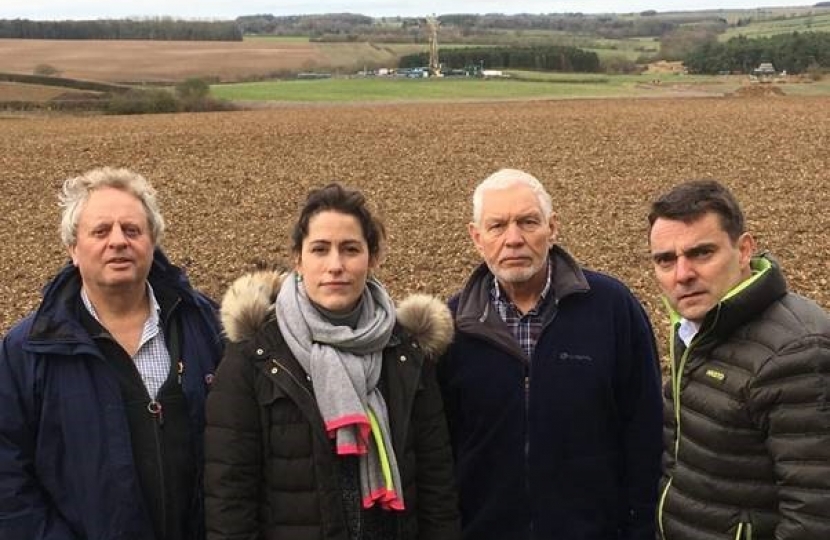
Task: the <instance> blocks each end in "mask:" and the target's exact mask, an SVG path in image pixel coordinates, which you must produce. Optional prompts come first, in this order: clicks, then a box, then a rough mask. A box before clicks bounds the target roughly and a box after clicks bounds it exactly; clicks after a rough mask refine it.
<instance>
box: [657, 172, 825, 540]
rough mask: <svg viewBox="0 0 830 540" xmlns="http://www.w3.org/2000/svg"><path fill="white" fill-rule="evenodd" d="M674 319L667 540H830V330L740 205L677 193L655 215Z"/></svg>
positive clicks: (717, 190) (701, 184) (687, 188)
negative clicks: (763, 245)
mask: <svg viewBox="0 0 830 540" xmlns="http://www.w3.org/2000/svg"><path fill="white" fill-rule="evenodd" d="M649 223H650V225H651V233H650V245H651V255H652V259H653V262H654V268H655V273H656V276H657V281H658V283H659V285H660V288H661V289H662V292H663V294H664V295H665V300H666V302H667V304H668V306H669V308H670V313H671V318H672V323H673V326H672V328H673V330H672V337H673V339H672V340H671V380H670V381H669V382H668V383H667V384H666V387H665V391H664V395H665V410H664V417H665V422H664V441H665V452H664V459H663V465H664V474H663V479H662V483H661V496H660V506H659V513H658V521H659V536H660V538H662V539H664V540H720V539H723V540H727V539H728V540H743V539H747V540H748V539H753V540H766V539H773V538H774V539H775V540H827V539H828V538H830V318H828V316H827V313H826V312H824V311H823V310H822V309H821V308H820V307H819V306H817V305H816V304H815V303H814V302H812V301H810V300H808V299H806V298H803V297H801V296H798V295H796V294H793V293H790V292H787V285H786V282H785V280H784V276H783V274H782V272H781V269H780V268H779V267H778V265H777V263H776V262H775V261H774V260H773V259H771V258H770V257H769V256H767V255H761V256H757V257H753V255H752V253H753V251H754V248H755V244H754V241H753V239H752V237H751V236H750V234H749V233H748V232H746V231H745V230H744V218H743V214H742V212H741V209H740V206H739V205H738V203H737V201H736V200H735V198H734V197H733V196H732V194H731V193H730V192H729V191H728V190H727V189H726V188H725V187H723V186H722V185H720V184H719V183H717V182H715V181H707V180H703V181H692V182H687V183H684V184H681V185H679V186H677V187H675V188H674V189H672V190H671V191H669V192H668V193H667V194H665V195H663V196H661V197H660V198H659V199H657V200H656V201H655V202H654V203H653V204H652V208H651V213H650V214H649Z"/></svg>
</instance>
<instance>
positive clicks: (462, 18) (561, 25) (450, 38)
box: [236, 12, 728, 43]
mask: <svg viewBox="0 0 830 540" xmlns="http://www.w3.org/2000/svg"><path fill="white" fill-rule="evenodd" d="M436 18H437V19H438V21H439V23H440V24H441V30H440V35H441V41H442V42H444V43H469V42H474V41H475V38H476V37H479V38H481V37H492V36H494V35H498V34H500V33H503V32H504V31H514V32H532V31H539V30H542V31H561V32H569V33H580V34H589V35H592V36H598V37H604V38H609V39H619V38H626V37H658V36H661V35H663V34H665V33H666V32H669V31H671V30H674V29H676V28H678V27H680V26H682V25H689V24H708V25H715V26H719V27H722V28H724V29H725V28H726V27H727V26H728V24H727V22H726V20H725V19H723V18H720V17H715V16H713V15H711V14H705V13H704V14H696V13H693V12H690V13H683V14H657V13H646V12H644V14H641V15H640V16H634V17H619V16H615V15H607V14H606V15H586V14H582V13H563V14H539V15H536V14H529V13H523V14H517V15H505V14H500V13H490V14H486V15H476V14H457V15H440V16H438V17H436ZM236 22H237V24H238V25H239V26H240V28H241V29H242V31H243V33H245V34H265V35H303V36H306V35H307V36H310V37H311V38H312V39H314V40H320V41H369V40H371V41H397V42H407V41H413V40H414V39H416V38H418V37H419V35H420V34H421V28H422V27H423V23H424V20H423V18H417V17H380V18H377V19H374V18H372V17H367V16H364V15H356V14H350V13H337V14H324V15H292V16H274V15H269V14H263V15H248V16H244V17H238V18H237V19H236Z"/></svg>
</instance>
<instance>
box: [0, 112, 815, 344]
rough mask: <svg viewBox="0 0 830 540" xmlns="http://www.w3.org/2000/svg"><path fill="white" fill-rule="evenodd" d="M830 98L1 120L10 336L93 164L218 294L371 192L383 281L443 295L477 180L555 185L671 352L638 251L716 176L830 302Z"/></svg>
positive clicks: (459, 268)
mask: <svg viewBox="0 0 830 540" xmlns="http://www.w3.org/2000/svg"><path fill="white" fill-rule="evenodd" d="M828 147H830V98H794V97H777V98H764V99H761V98H756V99H753V98H745V99H738V98H730V99H724V98H711V99H665V100H662V99H649V100H584V101H578V100H572V101H528V102H499V103H452V104H449V103H443V104H405V105H390V104H386V105H383V106H376V107H373V106H369V105H366V106H360V107H354V106H344V107H335V106H327V107H313V106H312V107H302V106H292V107H284V108H278V109H263V110H257V111H242V112H232V113H209V114H190V115H184V114H181V115H160V116H144V117H65V116H64V117H49V116H31V117H29V116H22V115H17V116H0V149H2V152H0V170H2V190H3V197H2V198H0V216H2V218H0V246H2V247H0V249H2V257H0V267H2V276H3V279H2V280H0V284H2V285H0V286H2V289H3V294H2V297H3V303H2V308H3V309H2V320H1V321H0V331H2V332H5V331H6V330H7V329H8V327H9V326H10V325H11V324H12V323H13V322H14V321H15V320H17V319H18V318H20V317H22V316H23V315H24V314H26V313H27V312H29V311H30V310H31V309H32V307H33V306H35V305H36V303H37V301H38V298H39V291H40V288H41V286H42V285H43V283H44V282H45V281H46V279H48V278H49V276H51V275H52V274H54V272H55V271H56V270H57V269H58V268H59V267H60V266H61V264H63V263H64V262H65V260H66V257H65V255H64V251H63V249H62V247H61V246H60V243H59V239H58V231H57V227H58V225H57V224H58V220H59V208H58V206H57V204H56V194H57V192H58V188H59V186H60V184H61V182H62V180H63V179H65V178H67V177H69V176H74V175H77V174H79V173H81V172H83V171H85V170H87V169H89V168H92V167H97V166H101V165H113V166H124V167H130V168H133V169H135V170H137V171H139V172H141V173H142V174H144V175H145V176H147V177H148V178H149V179H150V180H151V181H152V182H153V183H154V184H155V185H156V186H157V187H158V189H159V191H160V193H161V203H162V208H163V211H164V213H165V217H166V218H167V221H168V223H169V227H168V233H167V238H166V240H165V242H164V244H165V247H166V249H167V250H168V252H169V254H170V255H171V257H172V259H173V260H174V261H175V262H177V263H179V264H182V265H184V266H186V267H187V269H188V272H189V275H190V277H191V279H192V281H193V282H194V283H195V284H196V285H197V286H198V287H200V288H202V289H203V290H205V291H206V292H208V293H209V294H210V295H212V296H214V297H215V298H217V299H218V298H221V295H222V293H223V291H224V289H225V288H226V286H227V285H228V284H229V283H230V281H231V280H233V279H234V278H235V277H236V276H238V275H239V274H241V273H242V272H245V271H248V270H251V269H253V268H255V267H257V266H258V265H288V264H290V255H289V253H288V250H287V245H288V233H289V231H288V228H289V226H290V224H291V220H292V219H293V216H294V215H295V213H296V211H297V209H298V205H299V203H300V201H301V200H302V199H303V198H304V195H305V193H306V192H307V191H308V190H309V189H310V188H312V187H315V186H320V185H322V184H324V183H326V182H328V181H331V180H335V179H336V180H341V181H343V182H346V183H348V184H350V185H352V186H356V187H359V188H361V189H364V190H365V191H366V192H367V194H368V196H369V198H370V200H372V201H373V202H374V203H375V205H376V206H377V207H378V209H379V210H380V212H381V214H382V215H383V216H384V217H385V220H386V223H387V226H388V230H389V233H390V242H389V244H390V245H389V250H388V255H387V257H386V261H385V264H384V266H383V267H382V268H381V269H380V271H379V272H378V275H379V277H380V278H381V279H382V280H383V281H384V282H385V283H386V284H387V285H388V286H389V287H390V289H391V290H392V291H393V293H394V295H395V296H396V297H397V298H401V297H403V296H404V295H405V294H406V293H409V292H416V291H421V292H429V293H434V294H437V295H440V296H442V297H446V296H447V295H449V294H450V293H451V292H452V291H454V290H455V289H456V288H457V287H458V286H459V285H460V284H461V283H462V281H463V280H464V278H465V276H466V275H467V274H468V272H469V271H470V269H471V267H472V266H473V265H474V264H475V263H476V262H477V260H478V257H477V255H476V253H475V252H474V250H473V249H472V247H471V244H470V241H469V239H468V237H467V233H466V223H467V221H468V220H469V214H470V202H469V200H470V196H471V193H472V189H473V187H474V185H475V184H476V182H477V181H478V180H480V179H481V178H483V177H485V176H486V175H488V174H489V173H491V172H493V171H494V170H496V169H498V168H500V167H507V166H510V167H517V168H521V169H525V170H528V171H530V172H532V173H534V174H536V175H537V176H538V177H539V178H540V179H541V180H542V181H543V183H545V185H546V186H547V187H548V188H549V189H550V190H551V192H552V194H553V197H554V204H555V207H556V209H557V211H558V213H559V216H560V221H561V238H560V240H561V243H562V244H563V245H565V246H566V247H567V249H569V250H571V251H572V252H573V253H574V254H575V255H576V257H577V258H578V259H579V260H581V261H582V262H584V263H585V264H586V265H588V266H590V267H593V268H596V269H600V270H603V271H606V272H609V273H611V274H614V275H616V276H618V277H619V278H620V279H622V280H623V281H625V282H626V283H628V284H629V285H630V286H631V287H632V288H633V289H634V290H635V292H636V293H637V295H638V296H639V297H640V298H641V299H642V300H643V301H644V303H645V304H646V307H647V309H648V311H649V313H650V314H651V316H652V319H653V321H654V324H655V326H656V327H657V328H658V329H659V331H660V337H661V342H662V341H664V338H665V332H664V330H663V329H664V327H665V323H666V318H665V316H664V314H663V311H662V306H661V304H660V301H659V299H658V296H657V294H656V290H655V285H654V283H653V280H652V277H651V269H650V266H649V261H648V258H647V256H646V254H647V241H646V221H645V214H646V212H647V208H648V203H649V201H650V200H651V199H652V197H653V196H654V195H655V194H657V193H658V192H660V191H662V190H664V189H666V188H667V187H668V186H670V185H672V184H673V183H675V182H677V181H680V180H683V179H688V178H696V177H716V178H719V179H722V180H723V181H725V182H726V183H727V184H728V185H730V186H731V187H732V188H733V189H734V191H735V192H736V193H737V195H738V196H739V197H740V199H741V200H742V201H743V203H744V206H745V209H746V212H747V217H748V221H749V225H750V227H751V229H752V230H753V231H754V232H755V233H756V237H757V239H758V242H759V245H760V246H761V247H763V248H765V249H769V250H770V251H772V252H773V253H774V254H775V255H776V256H777V257H778V259H779V260H780V261H781V262H782V264H783V266H784V268H785V270H786V273H787V276H788V279H789V281H790V284H791V286H792V288H793V289H794V290H796V291H799V292H801V293H803V294H806V295H808V296H811V297H813V298H815V299H816V300H817V301H818V302H819V303H820V304H821V305H822V306H824V307H825V309H827V308H828V307H830V288H829V287H828V277H830V242H828V232H829V231H830V216H828V208H830V204H828V203H830V193H828V192H830V189H828V188H830V177H828V170H829V169H830V154H829V153H828V152H826V151H825V150H824V149H826V148H828Z"/></svg>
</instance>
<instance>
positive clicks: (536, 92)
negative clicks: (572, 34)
mask: <svg viewBox="0 0 830 540" xmlns="http://www.w3.org/2000/svg"><path fill="white" fill-rule="evenodd" d="M211 91H212V93H213V95H214V96H216V97H218V98H222V99H230V100H235V101H236V100H243V101H298V102H349V101H435V100H438V101H444V100H476V99H535V98H563V97H608V96H624V95H630V94H631V93H632V92H631V89H630V88H627V87H626V86H625V85H622V84H609V83H608V82H607V81H603V80H601V79H599V80H598V81H597V82H592V83H585V82H579V81H576V82H570V81H566V80H563V81H544V80H535V81H515V80H509V79H503V80H500V79H489V80H483V79H461V78H458V79H456V78H452V79H450V78H446V79H418V80H413V79H397V78H369V79H324V80H311V81H309V80H298V81H277V82H259V83H244V84H230V85H215V86H212V87H211Z"/></svg>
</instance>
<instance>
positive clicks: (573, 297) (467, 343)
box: [438, 247, 662, 540]
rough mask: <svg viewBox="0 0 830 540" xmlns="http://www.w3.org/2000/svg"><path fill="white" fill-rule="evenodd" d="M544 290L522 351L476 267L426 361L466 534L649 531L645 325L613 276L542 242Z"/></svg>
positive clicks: (589, 539) (650, 374)
mask: <svg viewBox="0 0 830 540" xmlns="http://www.w3.org/2000/svg"><path fill="white" fill-rule="evenodd" d="M550 257H551V260H553V264H554V270H553V275H552V283H551V287H552V290H551V292H550V294H551V295H552V296H551V298H550V301H546V303H545V305H544V307H543V308H542V310H541V313H540V315H541V317H542V318H543V321H544V322H543V329H542V332H541V335H540V337H539V340H538V342H537V345H536V349H535V352H534V354H533V357H532V358H527V356H526V355H525V354H524V352H523V350H522V349H521V348H520V347H519V345H518V343H517V341H516V339H514V338H513V336H512V334H511V333H510V331H509V329H508V328H507V325H506V324H505V323H504V321H502V319H501V318H500V317H499V315H498V313H497V312H496V310H495V308H494V307H493V305H492V303H491V302H490V288H491V286H492V283H493V275H492V273H490V271H489V270H488V269H487V267H486V266H485V265H481V266H480V267H479V268H478V269H477V270H476V271H475V272H474V273H473V275H472V276H471V278H470V279H469V281H468V282H467V285H466V287H465V288H464V290H463V291H462V292H461V293H460V294H459V295H458V296H456V297H455V298H454V299H453V300H451V302H450V304H451V307H452V308H453V309H454V311H455V327H456V335H455V339H454V341H453V343H452V345H451V346H450V349H449V350H448V352H447V354H446V355H445V358H443V359H441V362H440V363H439V365H438V369H439V381H440V383H441V386H442V390H443V395H444V403H445V406H446V409H447V416H448V419H449V427H450V434H451V438H452V444H453V451H454V454H455V459H456V473H457V477H458V485H459V501H460V504H461V514H462V521H463V534H464V538H465V539H468V540H490V539H492V540H507V539H509V540H531V539H532V540H619V539H625V540H633V539H637V540H653V539H654V534H655V508H656V504H657V484H658V481H659V478H660V453H661V448H662V447H661V439H660V435H661V410H662V408H661V402H660V375H659V370H658V362H657V357H656V347H655V343H654V337H653V334H652V331H651V326H650V324H649V322H648V319H647V317H646V314H645V312H644V310H643V308H642V306H641V305H640V304H639V303H638V302H637V300H636V299H635V298H634V296H633V295H632V294H631V293H630V292H629V290H628V289H627V288H626V287H625V286H624V285H623V284H622V283H620V282H619V281H617V280H615V279H613V278H611V277H609V276H606V275H603V274H599V273H597V272H591V271H589V270H583V269H582V268H580V267H579V265H578V264H577V263H576V262H575V261H574V260H573V259H572V258H571V257H570V256H569V255H568V254H567V253H566V252H565V251H564V250H562V249H561V248H559V247H554V248H553V249H552V250H551V252H550Z"/></svg>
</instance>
